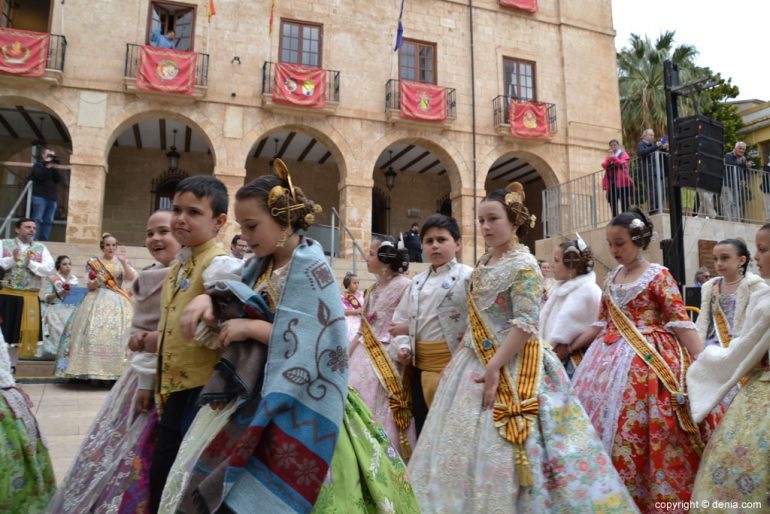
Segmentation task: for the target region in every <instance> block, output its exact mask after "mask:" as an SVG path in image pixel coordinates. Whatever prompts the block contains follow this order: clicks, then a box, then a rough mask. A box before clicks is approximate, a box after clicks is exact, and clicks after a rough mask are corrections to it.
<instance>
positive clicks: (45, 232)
mask: <svg viewBox="0 0 770 514" xmlns="http://www.w3.org/2000/svg"><path fill="white" fill-rule="evenodd" d="M54 214H56V200H49V199H47V198H43V197H42V196H33V197H32V213H31V217H32V219H34V220H35V227H37V238H36V239H37V240H38V241H49V240H50V237H51V227H52V226H53V217H54Z"/></svg>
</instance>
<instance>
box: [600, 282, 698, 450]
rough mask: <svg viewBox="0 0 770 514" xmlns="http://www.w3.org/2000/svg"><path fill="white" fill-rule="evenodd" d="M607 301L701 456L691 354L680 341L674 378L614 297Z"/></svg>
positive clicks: (612, 315)
mask: <svg viewBox="0 0 770 514" xmlns="http://www.w3.org/2000/svg"><path fill="white" fill-rule="evenodd" d="M605 298H606V299H607V302H606V304H607V311H608V312H609V314H610V317H611V318H612V321H613V323H615V326H616V327H618V331H619V332H620V333H621V334H622V335H623V337H624V338H625V340H626V341H628V344H630V345H631V348H633V349H634V351H635V352H636V354H637V355H638V356H639V358H640V359H642V361H643V362H645V363H646V364H647V365H648V366H649V367H650V368H652V370H653V372H655V375H656V376H657V377H658V380H660V381H661V383H662V384H663V387H665V388H666V390H668V392H669V393H671V406H672V408H673V409H674V412H675V414H676V417H677V419H678V421H679V426H680V427H681V428H682V430H684V431H685V432H686V433H687V434H688V435H689V436H690V439H691V440H692V442H693V446H694V447H695V449H696V451H698V452H699V453H700V452H702V451H703V441H701V438H700V431H699V430H698V427H697V426H696V425H695V422H694V421H693V419H692V415H691V414H690V409H689V406H688V402H689V400H688V399H687V383H686V382H685V377H686V376H687V368H688V367H689V366H690V355H689V354H688V353H687V351H686V350H684V348H682V343H680V342H679V340H678V339H677V341H676V342H677V348H678V349H679V368H680V369H679V376H678V377H677V376H676V375H674V372H673V371H672V370H671V368H670V367H669V365H668V363H667V362H666V361H665V359H664V358H663V356H662V355H661V354H660V353H658V350H657V349H656V348H655V347H654V346H653V345H652V344H651V343H650V342H649V341H648V340H647V338H646V337H644V336H643V335H642V334H641V333H640V332H639V330H638V329H637V328H636V326H635V325H634V324H633V323H631V320H629V319H628V317H627V316H626V315H625V314H624V313H623V311H622V310H620V307H618V306H617V304H616V303H615V300H613V299H612V295H610V294H606V295H605Z"/></svg>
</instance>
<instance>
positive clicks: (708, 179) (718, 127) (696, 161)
mask: <svg viewBox="0 0 770 514" xmlns="http://www.w3.org/2000/svg"><path fill="white" fill-rule="evenodd" d="M724 140H725V129H724V126H723V125H722V124H721V123H719V122H718V121H716V120H713V119H711V118H707V117H705V116H689V117H687V118H677V119H676V120H674V145H673V148H672V161H673V163H672V164H673V179H674V184H675V185H676V186H677V187H690V188H696V189H704V190H706V191H710V192H712V193H719V192H720V191H721V190H722V180H723V177H724V172H725V165H724V157H723V153H724Z"/></svg>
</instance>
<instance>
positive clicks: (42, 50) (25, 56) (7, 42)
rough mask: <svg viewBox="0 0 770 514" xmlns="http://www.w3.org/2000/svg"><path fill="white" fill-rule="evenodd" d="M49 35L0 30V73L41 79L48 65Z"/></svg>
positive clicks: (26, 31) (25, 31) (16, 30)
mask: <svg viewBox="0 0 770 514" xmlns="http://www.w3.org/2000/svg"><path fill="white" fill-rule="evenodd" d="M50 41H51V35H50V34H43V33H41V32H30V31H28V30H19V29H0V72H3V73H9V74H11V75H21V76H23V77H42V76H43V75H44V74H45V68H46V65H47V64H48V45H49V43H50Z"/></svg>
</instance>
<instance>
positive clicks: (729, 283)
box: [722, 277, 743, 286]
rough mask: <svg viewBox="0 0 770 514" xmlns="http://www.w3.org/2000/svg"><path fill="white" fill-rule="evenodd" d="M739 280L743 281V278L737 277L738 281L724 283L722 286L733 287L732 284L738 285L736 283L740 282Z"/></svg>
mask: <svg viewBox="0 0 770 514" xmlns="http://www.w3.org/2000/svg"><path fill="white" fill-rule="evenodd" d="M722 280H724V279H722ZM741 280H743V277H738V280H733V281H732V282H724V285H726V286H731V285H733V284H737V283H738V282H740V281H741Z"/></svg>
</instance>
